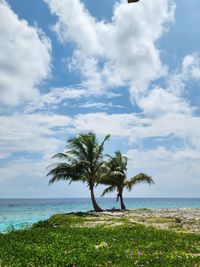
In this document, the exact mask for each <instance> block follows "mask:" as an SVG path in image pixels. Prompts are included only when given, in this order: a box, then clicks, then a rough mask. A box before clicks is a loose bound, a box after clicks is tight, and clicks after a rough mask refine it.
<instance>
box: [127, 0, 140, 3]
mask: <svg viewBox="0 0 200 267" xmlns="http://www.w3.org/2000/svg"><path fill="white" fill-rule="evenodd" d="M138 1H139V0H128V3H135V2H138Z"/></svg>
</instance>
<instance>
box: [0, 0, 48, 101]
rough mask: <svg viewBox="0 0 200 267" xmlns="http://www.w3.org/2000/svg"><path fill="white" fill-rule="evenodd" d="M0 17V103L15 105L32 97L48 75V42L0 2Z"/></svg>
mask: <svg viewBox="0 0 200 267" xmlns="http://www.w3.org/2000/svg"><path fill="white" fill-rule="evenodd" d="M0 17H1V23H0V102H1V103H2V104H4V105H7V106H15V105H17V104H19V103H20V102H21V101H25V100H30V99H32V98H34V97H36V96H37V95H38V90H37V85H39V84H40V83H41V82H42V81H43V80H44V79H46V78H47V77H48V76H49V74H50V68H51V65H50V64H51V55H50V53H51V43H50V40H49V39H48V38H47V37H46V36H45V34H44V33H43V32H42V31H41V30H40V29H38V28H34V27H31V26H29V25H28V23H27V21H25V20H20V19H19V18H18V16H17V15H16V14H15V13H14V12H13V11H12V10H11V9H10V7H9V6H8V4H7V3H6V2H5V1H0Z"/></svg>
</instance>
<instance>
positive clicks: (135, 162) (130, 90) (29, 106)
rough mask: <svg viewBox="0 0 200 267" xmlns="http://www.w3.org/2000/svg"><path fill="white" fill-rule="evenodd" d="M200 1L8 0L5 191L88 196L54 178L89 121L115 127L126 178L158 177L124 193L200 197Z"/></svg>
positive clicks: (0, 109) (1, 99)
mask: <svg viewBox="0 0 200 267" xmlns="http://www.w3.org/2000/svg"><path fill="white" fill-rule="evenodd" d="M199 10H200V1H199V0H190V1H188V0H176V1H175V0H140V1H139V2H138V3H135V4H127V1H126V0H118V1H114V0H95V1H92V0H73V1H71V0H37V1H35V0H29V1H27V0H7V1H5V0H0V125H1V126H0V198H63V197H89V192H88V188H87V187H86V185H83V184H81V183H74V184H71V185H70V186H69V185H68V184H67V183H66V182H59V183H55V184H53V185H51V186H49V185H48V178H47V177H46V174H47V166H48V165H50V164H51V163H52V159H51V157H52V156H53V155H54V154H55V153H57V152H63V151H64V149H65V145H66V142H67V140H68V139H69V138H70V137H72V136H75V135H77V134H79V133H87V132H88V131H94V132H95V133H96V134H97V136H98V139H99V141H101V140H102V139H103V137H104V136H105V135H106V134H111V136H112V137H111V140H110V141H109V142H107V144H106V147H105V154H106V153H109V154H113V153H114V151H116V150H121V151H122V153H123V154H124V155H125V156H127V157H128V159H129V161H128V174H127V175H128V177H132V176H134V175H136V174H138V173H139V172H144V173H147V174H148V175H150V176H151V177H152V178H153V179H154V181H155V185H153V186H148V185H138V186H137V187H135V188H134V189H133V190H132V191H131V192H125V196H126V197H200V190H199V189H200V109H199V106H200V105H199V104H200V31H199V26H198V25H200V15H199ZM102 189H103V188H102V187H97V188H96V195H97V196H100V195H101V192H102ZM110 196H111V197H113V196H115V194H111V195H110Z"/></svg>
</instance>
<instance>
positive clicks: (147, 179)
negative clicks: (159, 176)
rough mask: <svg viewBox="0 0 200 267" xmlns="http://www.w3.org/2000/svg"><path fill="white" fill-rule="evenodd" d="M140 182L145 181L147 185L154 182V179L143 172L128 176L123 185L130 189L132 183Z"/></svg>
mask: <svg viewBox="0 0 200 267" xmlns="http://www.w3.org/2000/svg"><path fill="white" fill-rule="evenodd" d="M141 183H147V184H149V185H152V184H154V181H153V179H152V178H151V177H150V176H148V175H146V174H144V173H139V174H137V175H136V176H134V177H132V178H130V179H129V180H126V181H125V183H124V185H125V187H126V188H127V189H128V190H129V191H130V190H132V188H133V186H134V185H136V184H141Z"/></svg>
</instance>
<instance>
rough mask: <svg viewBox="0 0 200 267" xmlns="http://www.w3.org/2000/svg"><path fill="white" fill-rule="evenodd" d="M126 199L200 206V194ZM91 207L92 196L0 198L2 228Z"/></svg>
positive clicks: (146, 204) (103, 202)
mask: <svg viewBox="0 0 200 267" xmlns="http://www.w3.org/2000/svg"><path fill="white" fill-rule="evenodd" d="M98 203H99V204H100V206H101V207H102V208H104V209H111V208H119V204H118V203H116V199H115V198H100V199H98ZM125 203H126V206H127V208H128V209H134V208H200V198H193V199H191V198H184V199H183V198H127V199H125ZM91 209H92V205H91V200H90V199H87V198H68V199H0V232H5V231H7V230H9V229H11V228H12V227H14V228H15V229H20V228H23V227H25V226H29V225H31V224H33V223H35V222H37V221H39V220H45V219H47V218H49V217H50V216H52V215H53V214H56V213H66V212H72V211H88V210H91Z"/></svg>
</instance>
